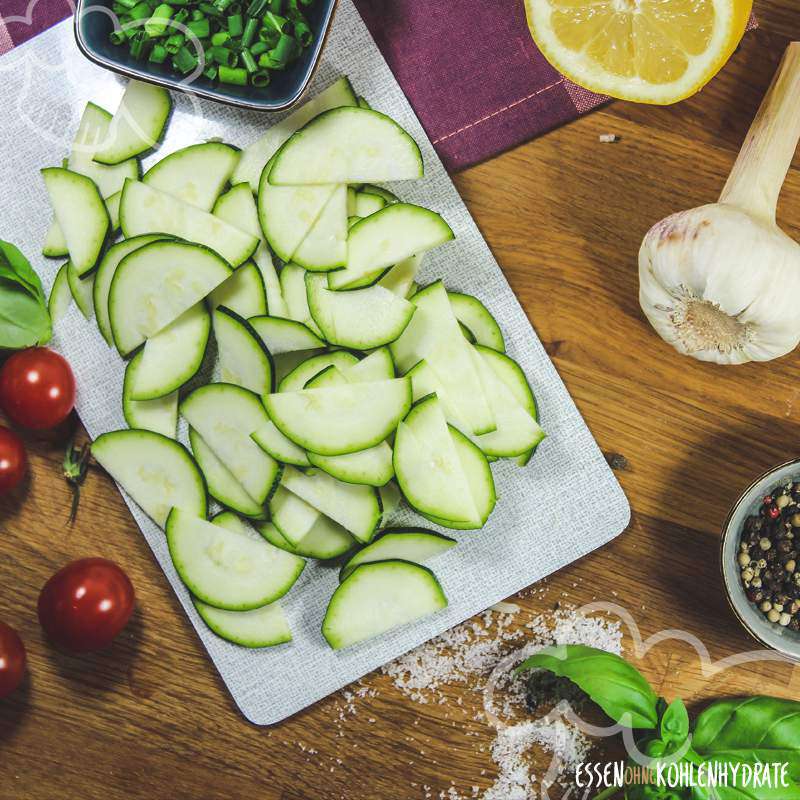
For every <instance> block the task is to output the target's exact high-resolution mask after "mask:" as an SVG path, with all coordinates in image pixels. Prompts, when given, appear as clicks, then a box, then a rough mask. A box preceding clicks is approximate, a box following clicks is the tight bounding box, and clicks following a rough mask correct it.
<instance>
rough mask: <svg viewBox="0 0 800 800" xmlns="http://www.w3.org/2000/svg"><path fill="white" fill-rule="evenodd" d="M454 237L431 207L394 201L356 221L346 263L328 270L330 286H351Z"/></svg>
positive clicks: (350, 237)
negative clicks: (333, 269)
mask: <svg viewBox="0 0 800 800" xmlns="http://www.w3.org/2000/svg"><path fill="white" fill-rule="evenodd" d="M454 238H455V234H454V233H453V229H452V228H451V227H450V226H449V225H448V224H447V223H446V222H445V221H444V219H442V217H441V216H440V215H439V214H437V213H436V212H435V211H430V210H429V209H427V208H423V207H422V206H415V205H412V204H411V203H394V204H392V205H390V206H386V207H385V208H383V209H381V210H380V211H378V212H376V213H375V214H371V215H370V216H369V217H366V218H364V219H362V220H361V221H360V222H357V223H356V224H355V225H354V226H353V227H352V228H351V229H350V235H349V238H348V240H347V266H346V267H345V268H344V269H340V270H336V271H335V272H331V273H329V274H328V286H329V287H330V288H331V289H353V288H356V287H357V286H358V285H361V283H362V281H365V280H368V279H369V278H378V277H379V276H380V275H381V273H382V272H383V270H386V269H388V268H389V267H391V266H392V265H394V264H397V263H398V262H400V261H403V260H404V259H406V258H410V257H411V256H413V255H419V254H420V253H425V252H427V251H428V250H432V249H433V248H434V247H438V246H439V245H441V244H444V243H445V242H449V241H450V240H451V239H454Z"/></svg>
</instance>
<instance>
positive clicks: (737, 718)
mask: <svg viewBox="0 0 800 800" xmlns="http://www.w3.org/2000/svg"><path fill="white" fill-rule="evenodd" d="M692 747H693V748H694V750H695V752H697V753H698V754H699V755H701V756H703V757H705V758H709V757H714V758H716V759H724V760H728V761H732V762H736V761H742V762H749V763H753V762H755V761H756V760H758V761H761V762H765V763H774V762H786V763H788V764H789V774H790V775H791V777H792V780H794V781H796V782H798V783H800V703H798V702H797V701H795V700H781V699H779V698H775V697H763V696H756V697H747V698H735V699H731V700H720V701H718V702H716V703H712V704H711V705H710V706H709V707H708V708H707V709H706V710H705V711H703V712H702V713H701V714H700V715H699V716H698V717H697V720H696V722H695V726H694V733H693V736H692Z"/></svg>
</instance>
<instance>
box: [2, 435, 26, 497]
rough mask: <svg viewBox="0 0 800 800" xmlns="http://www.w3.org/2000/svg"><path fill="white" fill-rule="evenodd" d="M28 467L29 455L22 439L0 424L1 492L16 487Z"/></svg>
mask: <svg viewBox="0 0 800 800" xmlns="http://www.w3.org/2000/svg"><path fill="white" fill-rule="evenodd" d="M27 468H28V457H27V456H26V455H25V445H24V444H23V443H22V439H20V438H19V436H17V434H16V433H14V431H11V430H9V429H8V428H6V427H5V426H3V425H0V494H3V493H4V492H10V491H11V490H12V489H16V488H17V486H19V483H20V481H21V480H22V479H23V478H24V477H25V471H26V470H27Z"/></svg>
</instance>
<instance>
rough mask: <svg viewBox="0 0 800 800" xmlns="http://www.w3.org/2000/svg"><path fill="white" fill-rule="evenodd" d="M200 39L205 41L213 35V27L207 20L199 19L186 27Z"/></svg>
mask: <svg viewBox="0 0 800 800" xmlns="http://www.w3.org/2000/svg"><path fill="white" fill-rule="evenodd" d="M186 28H187V30H189V31H191V32H192V33H193V34H194V35H195V36H196V37H197V38H198V39H205V38H206V37H208V36H210V35H211V25H210V23H209V21H208V20H207V19H198V20H194V21H193V22H190V23H189V24H188V25H187V26H186Z"/></svg>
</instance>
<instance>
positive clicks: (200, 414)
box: [180, 383, 280, 505]
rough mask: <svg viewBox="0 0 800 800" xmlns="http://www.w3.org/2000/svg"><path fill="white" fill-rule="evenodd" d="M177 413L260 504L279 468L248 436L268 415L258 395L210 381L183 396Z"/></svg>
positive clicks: (278, 474)
mask: <svg viewBox="0 0 800 800" xmlns="http://www.w3.org/2000/svg"><path fill="white" fill-rule="evenodd" d="M180 413H181V415H182V416H183V417H184V418H185V419H186V421H187V422H188V423H189V425H191V426H192V427H193V428H194V429H195V430H196V431H197V433H199V434H200V436H201V437H202V438H203V439H204V440H205V442H206V444H207V445H208V446H209V447H210V448H211V449H212V450H213V452H214V455H216V456H217V458H218V459H219V460H220V461H221V462H222V463H223V464H224V465H225V466H226V467H227V468H228V470H229V471H230V473H231V474H232V475H233V477H234V478H235V479H236V480H237V481H238V482H239V483H240V484H241V485H242V488H243V489H244V490H245V491H246V492H247V494H249V495H250V497H252V498H253V500H255V501H256V503H258V504H259V505H263V504H264V503H265V502H266V501H267V499H268V498H269V496H270V494H271V493H272V492H273V491H274V488H275V486H276V485H277V482H278V479H279V477H280V469H279V466H278V462H277V461H275V459H274V458H272V457H271V456H269V455H267V454H266V453H265V452H264V451H263V450H262V449H261V448H260V447H259V446H258V445H257V444H256V443H255V442H254V441H253V440H252V439H251V438H250V434H251V433H254V432H255V431H257V430H259V428H263V427H264V425H265V424H266V422H267V421H268V419H269V418H268V417H267V414H266V412H265V411H264V407H263V406H262V405H261V402H260V401H259V399H258V395H255V394H253V393H252V392H249V391H248V390H247V389H243V388H242V387H241V386H234V385H233V384H230V383H212V384H209V385H207V386H201V387H200V388H199V389H195V390H194V391H193V392H192V393H191V394H190V395H189V396H188V397H187V398H186V399H184V400H183V402H182V403H181V404H180Z"/></svg>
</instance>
